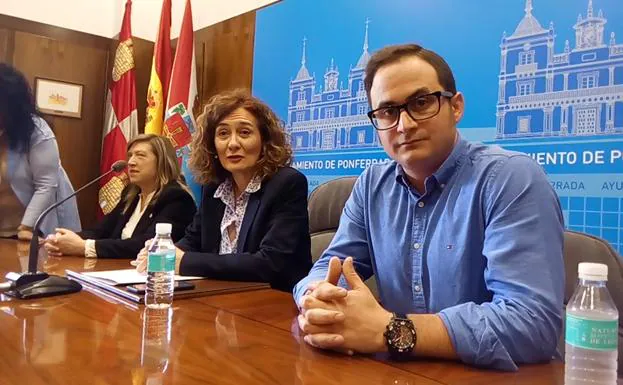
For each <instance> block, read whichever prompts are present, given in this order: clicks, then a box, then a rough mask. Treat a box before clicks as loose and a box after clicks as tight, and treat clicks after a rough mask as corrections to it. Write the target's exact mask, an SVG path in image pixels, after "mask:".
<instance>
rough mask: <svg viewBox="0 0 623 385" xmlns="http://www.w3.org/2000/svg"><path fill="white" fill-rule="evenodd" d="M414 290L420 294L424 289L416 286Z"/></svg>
mask: <svg viewBox="0 0 623 385" xmlns="http://www.w3.org/2000/svg"><path fill="white" fill-rule="evenodd" d="M414 289H415V291H416V293H419V292H420V291H422V287H420V285H415V287H414Z"/></svg>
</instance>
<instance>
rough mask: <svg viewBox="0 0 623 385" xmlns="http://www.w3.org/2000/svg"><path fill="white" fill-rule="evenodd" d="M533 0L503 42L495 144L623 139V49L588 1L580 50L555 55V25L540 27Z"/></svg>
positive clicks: (578, 29) (578, 31)
mask: <svg viewBox="0 0 623 385" xmlns="http://www.w3.org/2000/svg"><path fill="white" fill-rule="evenodd" d="M532 9H533V8H532V0H527V1H526V7H525V15H524V17H523V19H522V20H521V22H520V23H519V25H518V26H517V28H516V29H515V32H514V33H513V34H512V35H511V36H506V33H504V35H503V37H502V43H501V44H500V48H501V59H500V75H499V89H498V104H497V119H496V139H498V140H500V139H507V138H518V137H530V138H534V137H551V136H559V137H568V136H586V135H590V136H594V135H613V134H619V135H620V134H623V44H618V45H617V44H616V42H615V35H614V32H612V33H611V34H610V38H609V41H608V42H607V43H606V42H605V40H604V33H605V28H604V27H605V24H606V22H607V20H606V19H605V18H604V15H603V13H602V11H601V10H599V12H598V13H597V15H595V13H594V11H593V1H592V0H589V1H588V8H587V11H586V16H583V15H582V14H580V15H578V19H577V22H576V24H575V25H574V26H573V29H574V30H575V47H574V48H571V44H570V43H569V40H567V41H565V46H564V51H563V52H562V53H559V54H556V53H554V45H555V44H554V43H555V37H556V35H555V33H554V25H553V23H550V25H549V28H548V29H545V28H543V27H541V25H540V24H539V22H538V21H537V19H536V18H535V17H534V15H533V14H532Z"/></svg>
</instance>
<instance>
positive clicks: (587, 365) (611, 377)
mask: <svg viewBox="0 0 623 385" xmlns="http://www.w3.org/2000/svg"><path fill="white" fill-rule="evenodd" d="M578 273H579V278H580V280H579V283H578V286H577V288H576V289H575V292H574V293H573V296H571V299H570V300H569V304H568V305H567V323H566V332H565V344H566V345H565V346H566V347H565V385H578V384H591V385H616V382H617V341H618V329H619V312H618V311H617V308H616V306H615V305H614V302H613V301H612V298H611V297H610V293H609V292H608V289H607V288H606V281H607V280H608V266H607V265H603V264H600V263H580V264H579V265H578Z"/></svg>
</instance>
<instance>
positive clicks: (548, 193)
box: [294, 139, 564, 370]
mask: <svg viewBox="0 0 623 385" xmlns="http://www.w3.org/2000/svg"><path fill="white" fill-rule="evenodd" d="M563 232H564V228H563V218H562V213H561V210H560V205H559V203H558V198H557V196H556V194H555V192H554V191H553V189H552V187H551V186H550V184H549V182H548V180H547V177H546V175H545V174H544V172H543V170H542V169H541V167H540V166H538V165H537V164H536V163H535V162H534V161H533V160H532V159H531V158H530V157H528V156H526V155H524V154H520V153H515V152H510V151H505V150H503V149H501V148H499V147H490V146H485V145H481V144H473V143H469V142H467V141H465V140H463V139H459V140H458V141H457V143H456V145H455V147H454V149H453V151H452V152H451V154H450V156H449V157H448V159H446V161H445V162H444V163H443V165H442V166H441V167H440V168H439V170H438V171H437V172H436V173H435V174H434V175H432V176H430V177H428V178H427V179H426V181H425V192H424V194H419V193H418V192H417V191H416V190H415V189H414V188H413V187H412V186H411V185H410V184H409V182H408V180H407V178H406V175H405V174H404V171H403V170H402V168H401V167H400V166H399V165H398V164H396V163H395V162H391V163H386V164H378V165H373V166H371V167H369V168H368V169H367V170H366V171H364V172H363V174H362V175H361V176H360V177H359V178H358V180H357V182H356V184H355V186H354V188H353V192H352V194H351V196H350V198H349V199H348V201H347V202H346V205H345V207H344V211H343V213H342V216H341V218H340V225H339V228H338V230H337V233H336V234H335V237H334V239H333V241H332V242H331V244H330V246H329V248H328V249H327V250H326V251H325V252H324V254H323V255H322V257H321V258H320V259H319V260H318V261H317V262H316V263H315V264H314V267H313V268H312V270H311V272H310V273H309V276H308V277H306V278H304V279H303V280H302V281H301V282H299V283H298V285H297V286H296V287H295V288H294V297H295V300H296V301H297V303H299V299H300V297H301V296H302V295H303V293H304V292H305V290H306V287H307V284H308V283H310V282H312V281H317V280H321V279H324V277H325V275H326V271H327V268H328V262H329V259H330V257H331V256H338V257H340V258H341V259H345V258H346V257H347V256H352V257H353V258H354V262H355V268H356V270H357V272H358V273H359V274H360V275H361V276H362V278H364V279H367V278H369V277H370V276H372V275H373V274H374V276H375V278H376V282H377V285H378V289H379V295H380V299H381V303H382V304H383V306H384V307H385V309H387V310H388V311H392V312H399V313H405V314H413V313H420V314H421V313H438V314H439V316H440V317H441V319H442V320H443V322H444V324H445V326H446V328H447V330H448V333H449V335H450V337H451V340H452V343H453V345H454V347H455V349H456V351H457V354H458V355H459V357H460V358H461V359H462V360H463V361H464V362H466V363H469V364H473V365H479V366H487V367H492V368H497V369H503V370H516V369H517V366H516V363H531V362H539V361H546V360H549V359H551V358H552V356H553V355H555V353H556V345H557V342H558V338H559V335H560V332H561V329H562V311H563V294H564V264H563V256H562V246H563ZM340 285H342V286H346V283H345V281H344V280H343V279H342V280H341V282H340ZM416 328H417V325H416Z"/></svg>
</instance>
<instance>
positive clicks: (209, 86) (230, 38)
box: [195, 11, 255, 103]
mask: <svg viewBox="0 0 623 385" xmlns="http://www.w3.org/2000/svg"><path fill="white" fill-rule="evenodd" d="M254 43H255V11H252V12H247V13H244V14H242V15H240V16H237V17H234V18H231V19H229V20H225V21H223V22H221V23H218V24H215V25H212V26H210V27H207V28H204V29H202V30H199V31H196V32H195V51H196V57H197V78H198V79H197V87H198V88H199V101H200V102H201V103H205V102H206V101H208V99H209V98H210V97H212V96H213V95H215V94H217V93H219V92H221V91H226V90H229V89H232V88H249V89H250V88H251V84H252V79H253V47H254Z"/></svg>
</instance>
